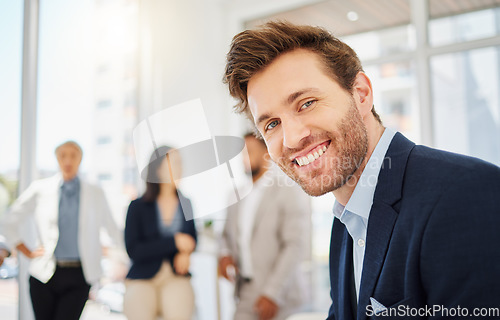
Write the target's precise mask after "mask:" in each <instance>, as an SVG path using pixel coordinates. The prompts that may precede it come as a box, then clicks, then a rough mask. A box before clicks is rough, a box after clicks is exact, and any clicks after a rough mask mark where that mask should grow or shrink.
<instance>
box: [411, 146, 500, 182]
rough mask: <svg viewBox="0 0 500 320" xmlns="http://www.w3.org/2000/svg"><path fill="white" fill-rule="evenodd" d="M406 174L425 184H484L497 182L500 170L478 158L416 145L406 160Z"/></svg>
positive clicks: (499, 177)
mask: <svg viewBox="0 0 500 320" xmlns="http://www.w3.org/2000/svg"><path fill="white" fill-rule="evenodd" d="M407 174H408V175H420V179H422V180H425V181H426V182H437V181H442V182H448V183H471V182H474V181H476V182H483V183H484V182H486V181H489V180H491V179H496V180H497V181H499V179H500V168H499V167H498V166H496V165H494V164H492V163H489V162H487V161H484V160H481V159H478V158H474V157H470V156H466V155H462V154H457V153H453V152H448V151H443V150H437V149H433V148H429V147H425V146H418V145H417V146H415V148H413V150H412V152H411V154H410V157H409V159H408V166H407Z"/></svg>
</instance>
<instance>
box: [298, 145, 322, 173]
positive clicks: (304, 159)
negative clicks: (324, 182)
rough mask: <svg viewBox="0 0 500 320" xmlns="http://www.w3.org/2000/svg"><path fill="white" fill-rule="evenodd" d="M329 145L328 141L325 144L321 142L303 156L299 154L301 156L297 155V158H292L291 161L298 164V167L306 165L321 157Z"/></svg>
mask: <svg viewBox="0 0 500 320" xmlns="http://www.w3.org/2000/svg"><path fill="white" fill-rule="evenodd" d="M329 146H330V143H328V144H326V145H325V144H323V143H322V144H321V145H319V146H317V147H316V148H314V149H312V150H311V151H310V152H309V153H308V154H306V155H305V156H301V157H297V158H295V159H293V161H292V162H293V163H295V164H296V165H298V166H299V167H304V166H307V165H309V164H311V163H313V162H314V161H316V160H317V159H319V158H321V156H322V155H323V154H324V153H325V152H326V149H328V147H329Z"/></svg>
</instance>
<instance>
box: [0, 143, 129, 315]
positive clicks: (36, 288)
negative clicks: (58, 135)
mask: <svg viewBox="0 0 500 320" xmlns="http://www.w3.org/2000/svg"><path fill="white" fill-rule="evenodd" d="M55 154H56V158H57V161H58V164H59V168H60V173H58V174H56V175H55V176H53V177H50V178H47V179H42V180H37V181H35V182H33V183H32V184H31V185H30V186H29V187H28V189H26V191H24V192H23V193H22V194H21V195H20V196H19V198H18V199H17V200H16V201H15V202H14V204H13V205H12V207H11V208H10V210H9V211H7V213H6V215H5V219H4V227H5V228H4V234H5V237H6V238H7V241H8V244H10V246H11V247H13V248H14V247H15V248H16V249H17V250H19V251H20V252H21V253H23V254H24V255H25V256H26V257H28V258H30V259H31V262H30V267H29V273H30V275H31V276H30V279H29V284H30V295H31V300H32V304H33V311H34V314H35V318H36V320H71V319H79V318H80V315H81V313H82V311H83V308H84V306H85V303H86V301H87V299H88V296H89V290H90V287H91V285H92V284H94V283H96V282H98V281H99V279H100V277H101V275H102V270H101V252H102V249H101V242H100V230H101V228H103V227H104V228H105V229H106V231H107V233H108V234H109V236H110V237H111V239H113V240H114V242H115V244H117V245H118V246H119V245H120V244H121V245H123V244H122V243H123V233H122V232H121V230H119V229H118V227H117V226H116V223H115V221H114V220H113V217H112V214H111V211H110V208H109V206H108V203H107V200H106V197H105V195H104V192H103V190H102V189H101V188H100V187H98V186H97V185H94V184H91V183H88V182H86V181H85V180H84V179H81V178H80V177H79V175H78V169H79V167H80V163H81V161H82V156H83V152H82V149H81V148H80V146H79V145H78V144H77V143H76V142H74V141H67V142H64V143H63V144H61V145H59V146H58V147H57V148H56V150H55ZM28 219H34V221H35V225H36V229H37V233H38V234H37V244H36V245H35V246H34V247H31V246H30V245H28V244H26V243H25V242H26V241H25V235H23V234H21V232H20V230H19V229H20V226H21V225H22V224H24V222H26V221H27V220H28Z"/></svg>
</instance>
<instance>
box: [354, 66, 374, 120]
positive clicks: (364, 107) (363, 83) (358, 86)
mask: <svg viewBox="0 0 500 320" xmlns="http://www.w3.org/2000/svg"><path fill="white" fill-rule="evenodd" d="M352 92H353V98H354V101H355V103H356V106H357V108H358V111H359V113H360V114H361V117H362V118H363V119H364V118H365V116H366V115H368V114H370V113H371V111H372V107H373V91H372V83H371V81H370V79H369V78H368V76H367V75H366V74H365V73H364V72H361V71H360V72H358V74H357V75H356V79H355V80H354V86H353V88H352Z"/></svg>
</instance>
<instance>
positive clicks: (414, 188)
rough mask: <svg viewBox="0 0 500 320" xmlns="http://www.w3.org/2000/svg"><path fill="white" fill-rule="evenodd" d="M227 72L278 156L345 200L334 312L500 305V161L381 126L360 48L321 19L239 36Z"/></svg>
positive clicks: (338, 221) (335, 242)
mask: <svg viewBox="0 0 500 320" xmlns="http://www.w3.org/2000/svg"><path fill="white" fill-rule="evenodd" d="M224 81H225V82H226V83H228V85H229V91H230V93H231V95H232V96H233V97H235V98H236V99H238V101H239V103H238V105H237V106H236V110H237V111H239V112H244V113H246V115H247V116H248V117H249V118H250V119H251V120H253V122H254V123H255V126H256V129H257V131H258V132H259V133H260V135H261V136H262V138H263V139H264V141H265V142H266V144H267V148H268V151H269V155H270V156H271V159H272V160H273V161H274V162H276V163H277V164H278V165H279V166H280V168H281V169H282V170H283V171H284V172H285V173H287V174H288V175H289V176H290V177H291V178H292V179H294V180H295V181H296V182H297V183H298V184H299V185H300V186H301V187H302V188H303V189H304V191H305V192H307V193H308V194H310V195H312V196H319V195H322V194H325V193H327V192H333V194H334V196H335V198H336V202H335V204H334V205H333V214H334V216H335V219H334V223H333V229H332V238H331V248H330V278H331V297H332V306H331V308H330V312H329V319H339V320H350V319H366V318H367V317H371V316H373V315H375V314H378V315H379V316H385V315H391V316H394V315H396V316H401V317H405V316H409V315H413V314H414V313H415V312H414V310H417V311H418V310H421V309H422V308H429V307H430V308H432V307H433V306H441V307H443V308H448V310H449V309H450V308H451V309H452V310H453V308H457V307H461V308H465V309H466V310H467V311H468V312H470V315H472V313H473V312H474V310H475V309H474V308H481V307H500V306H499V305H498V301H497V297H498V296H500V277H498V273H499V272H500V250H498V244H499V243H500V233H499V232H497V230H498V227H499V226H500V201H499V200H498V195H499V194H500V169H499V168H498V167H496V166H494V165H492V164H489V163H487V162H484V161H481V160H479V159H474V158H470V157H466V156H462V155H457V154H452V153H447V152H443V151H438V150H434V149H431V148H427V147H424V146H416V145H415V144H414V143H412V142H411V141H409V140H407V139H406V138H405V137H404V136H403V135H401V134H400V133H396V132H393V131H391V130H389V129H386V128H384V126H383V125H382V122H381V121H380V118H379V116H378V115H377V113H376V112H375V109H374V106H373V92H372V86H371V83H370V80H369V78H368V76H367V75H366V74H364V73H363V70H362V66H361V63H360V61H359V59H358V57H357V55H356V53H355V52H354V51H353V50H352V49H351V48H350V47H349V46H347V45H346V44H345V43H343V42H341V41H340V40H338V39H337V38H335V37H334V36H332V35H331V34H329V33H328V32H327V31H325V30H323V29H321V28H317V27H310V26H297V25H293V24H290V23H287V22H271V23H268V24H266V25H264V26H262V27H261V28H259V29H256V30H247V31H244V32H242V33H240V34H238V35H236V36H235V37H234V38H233V42H232V44H231V48H230V51H229V53H228V55H227V65H226V72H225V77H224ZM394 310H395V311H398V312H396V314H395V313H394V312H392V311H394ZM436 310H437V309H436ZM498 312H499V313H500V310H498ZM431 316H433V317H434V318H436V319H437V318H446V317H447V314H446V313H445V312H441V313H439V312H438V311H436V312H435V313H433V314H432V315H431ZM496 316H497V317H500V314H498V315H496ZM427 317H429V314H428V313H425V314H422V315H421V318H427ZM491 318H493V317H491Z"/></svg>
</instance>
